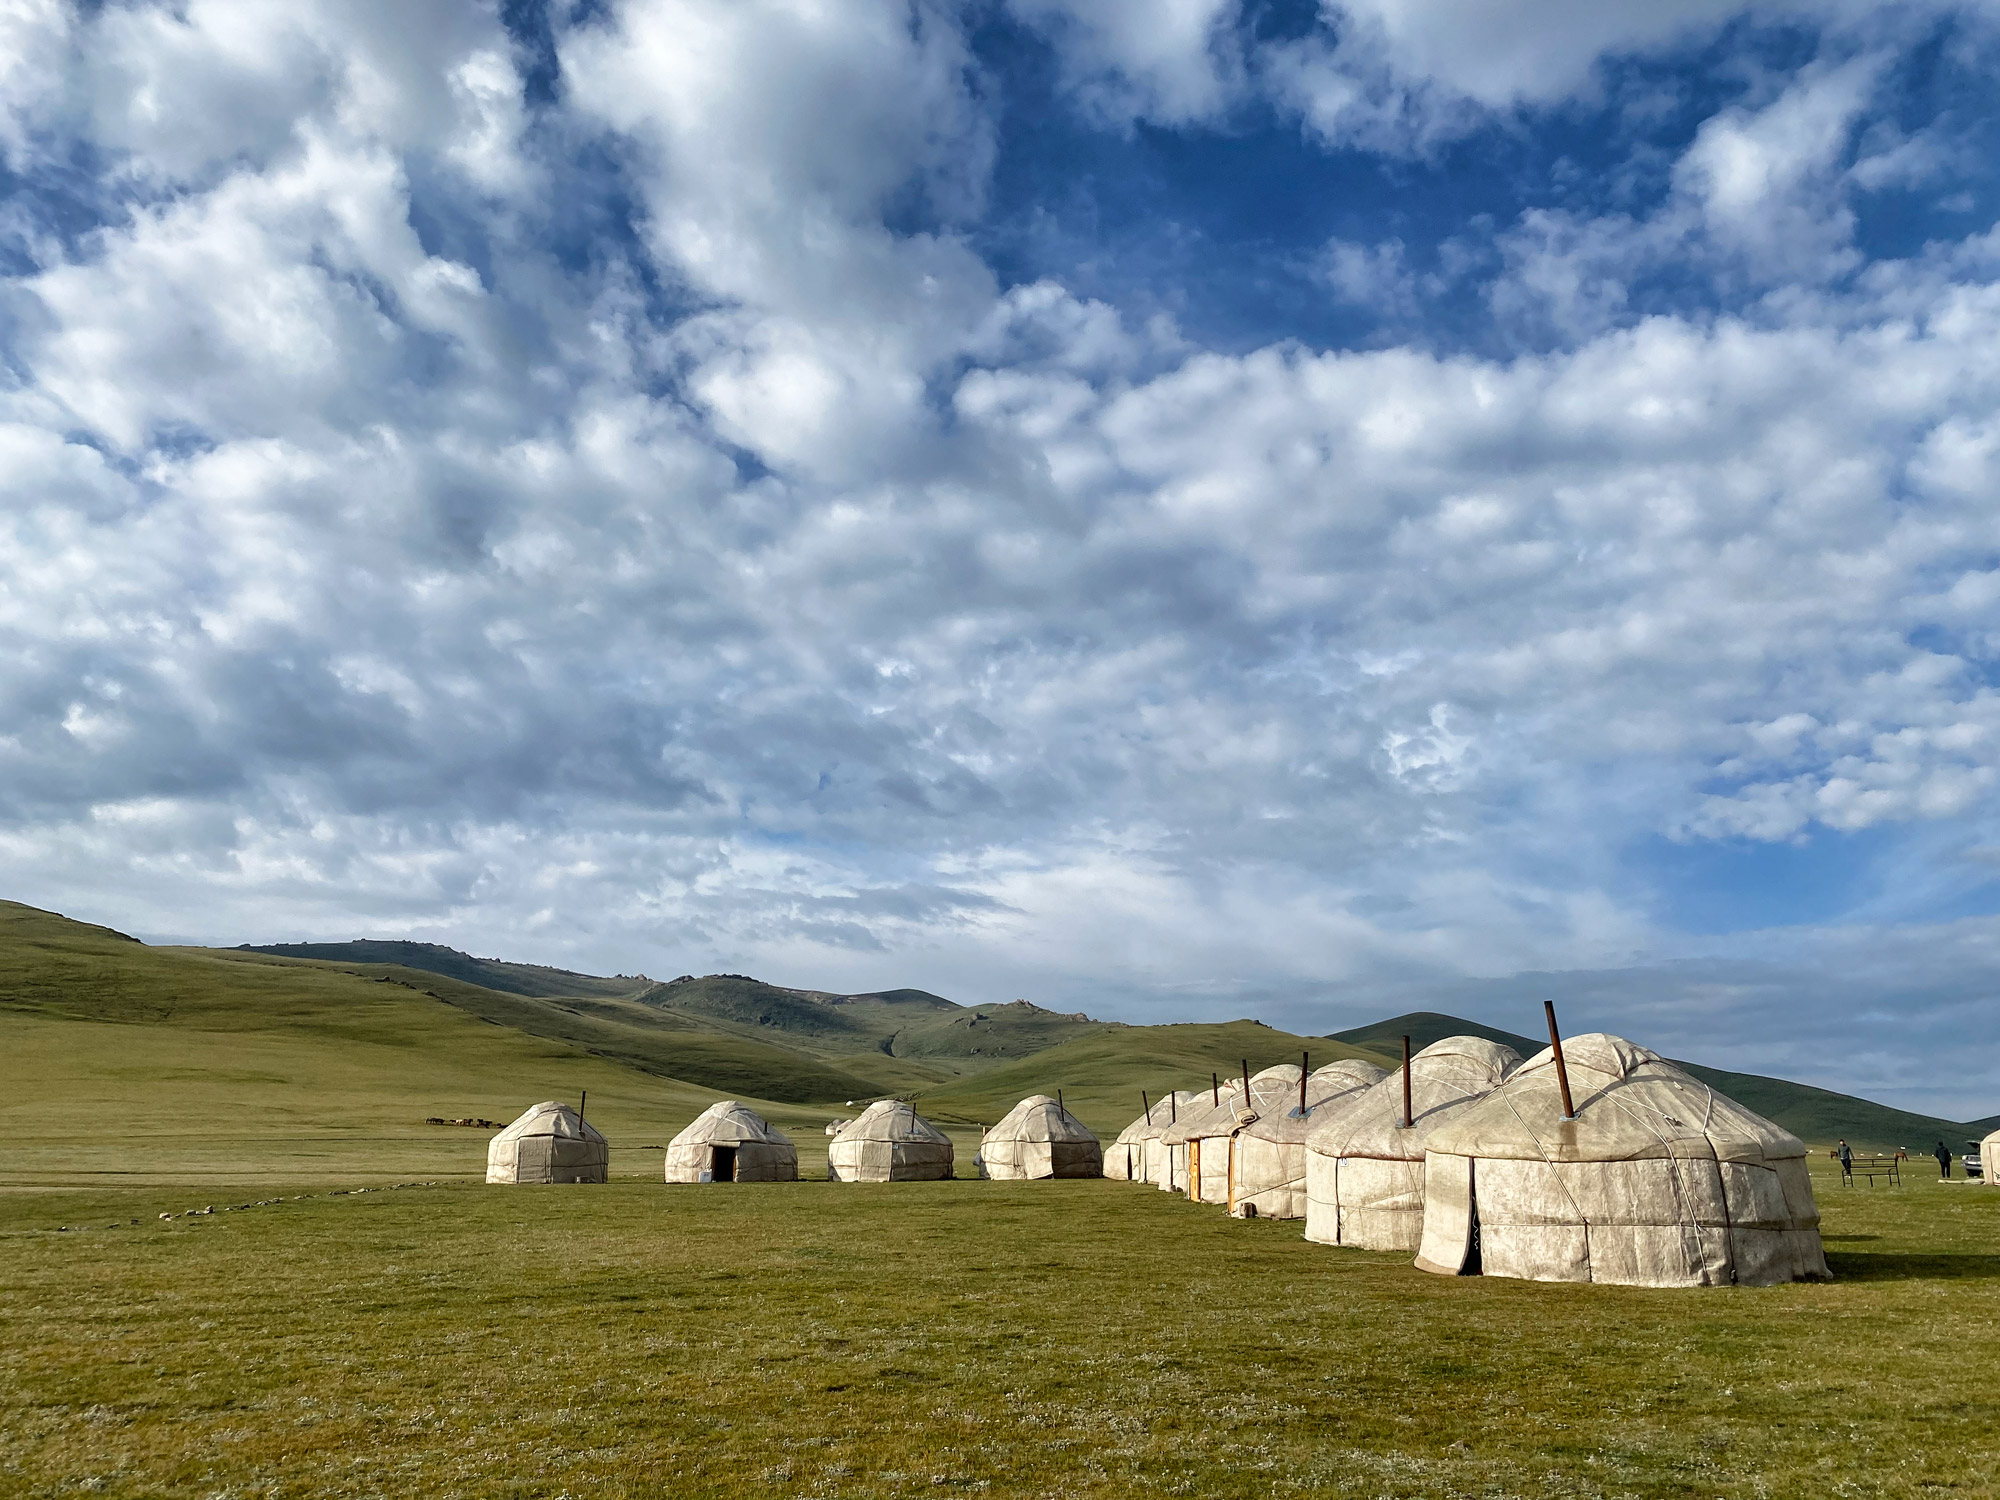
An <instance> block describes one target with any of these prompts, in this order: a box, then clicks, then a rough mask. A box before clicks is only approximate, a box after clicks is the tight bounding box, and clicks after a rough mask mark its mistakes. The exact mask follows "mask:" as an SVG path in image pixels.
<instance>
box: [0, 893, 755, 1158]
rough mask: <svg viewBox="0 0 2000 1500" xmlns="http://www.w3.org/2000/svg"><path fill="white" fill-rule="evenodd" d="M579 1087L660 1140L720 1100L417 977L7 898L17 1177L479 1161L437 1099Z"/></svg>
mask: <svg viewBox="0 0 2000 1500" xmlns="http://www.w3.org/2000/svg"><path fill="white" fill-rule="evenodd" d="M586 1090H588V1092H589V1096H590V1115H591V1118H592V1119H594V1120H598V1121H599V1122H601V1123H602V1124H603V1126H604V1128H605V1129H606V1131H607V1132H608V1133H610V1134H611V1135H612V1136H613V1139H614V1140H621V1141H629V1142H643V1141H664V1140H665V1139H667V1137H668V1136H669V1135H671V1134H672V1131H673V1130H675V1129H678V1128H679V1125H680V1124H681V1123H685V1121H686V1119H687V1118H688V1117H689V1116H691V1115H692V1114H694V1113H695V1112H696V1111H698V1110H699V1109H700V1108H702V1106H703V1105H704V1104H705V1103H706V1102H707V1101H708V1098H709V1095H708V1094H707V1093H706V1091H703V1090H700V1089H696V1088H693V1087H691V1086H689V1085H687V1084H684V1083H680V1082H673V1081H668V1080H665V1079H661V1078H658V1077H648V1076H646V1075H644V1074H641V1073H638V1072H636V1071H634V1070H633V1069H631V1068H628V1067H624V1066H621V1065H619V1064H617V1063H615V1062H611V1061H608V1060H606V1059H603V1058H599V1057H593V1056H591V1055H590V1054H589V1053H588V1052H587V1051H585V1050H584V1049H582V1048H580V1047H577V1046H574V1045H570V1044H567V1043H563V1042H560V1041H556V1040H552V1039H548V1038H543V1037H536V1036H531V1035H527V1034H525V1033H523V1032H521V1031H518V1030H515V1029H513V1028H511V1027H504V1026H499V1025H488V1024H484V1023H483V1022H482V1020H481V1019H480V1018H478V1017H477V1016H475V1015H472V1014H469V1013H467V1012H466V1011H465V1010H463V1009H458V1008H454V1007H453V1006H451V1005H449V1004H445V1003H443V1002H441V1001H439V1000H437V999H435V998H433V997H431V996H430V995H427V994H424V993H421V992H420V991H418V990H415V989H413V988H411V987H410V986H408V985H406V984H398V983H388V982H380V981H379V980H378V979H373V978H369V977H366V976H363V975H360V974H354V973H347V972H342V971H341V970H339V969H337V968H333V967H330V966H315V965H298V964H285V963H283V962H282V961H279V960H275V959H269V958H263V957H261V956H257V955H248V954H241V953H216V952H212V951H209V950H203V949H186V948H153V947H149V946H147V945H145V944H143V943H139V942H135V941H134V940H132V939H130V938H127V937H124V936H123V935H121V934H117V933H113V932H110V931H109V930H108V929H105V928H99V927H92V926H89V925H88V924H85V923H81V922H71V921H68V920H66V919H65V918H62V917H60V916H57V915H55V914H54V913H50V912H43V911H37V910H35V909H34V908H31V907H24V906H21V905H18V904H15V903H11V902H6V903H0V1129H4V1130H5V1132H6V1139H7V1142H8V1149H7V1152H6V1159H5V1161H4V1163H0V1180H4V1181H6V1182H9V1183H14V1184H28V1185H33V1184H43V1183H65V1184H74V1183H77V1182H80V1181H94V1182H113V1181H134V1180H158V1181H178V1182H189V1183H244V1182H250V1181H260V1182H264V1181H295V1182H299V1181H324V1180H327V1179H328V1178H329V1177H333V1178H337V1179H345V1180H348V1181H356V1180H359V1181H380V1180H383V1179H385V1178H397V1179H400V1178H409V1177H438V1176H446V1175H468V1174H469V1175H478V1174H479V1173H482V1172H483V1171H484V1169H485V1153H486V1134H485V1133H481V1132H478V1131H471V1130H449V1129H439V1128H437V1127H433V1126H427V1125H426V1124H425V1121H426V1119H427V1117H431V1116H441V1117H445V1118H457V1117H473V1118H479V1117H484V1118H487V1119H496V1120H507V1119H512V1118H513V1117H514V1116H515V1115H518V1114H519V1113H520V1112H521V1111H522V1110H523V1109H525V1108H527V1107H528V1106H529V1105H531V1104H534V1103H535V1102H537V1101H538V1100H542V1099H548V1098H563V1099H569V1100H576V1099H579V1098H580V1097H581V1096H582V1095H583V1093H584V1092H585V1091H586ZM770 1108H771V1109H772V1110H773V1111H775V1112H777V1113H778V1114H779V1115H780V1116H781V1117H782V1116H783V1115H784V1114H785V1109H784V1106H781V1105H772V1106H770ZM613 1161H614V1170H619V1171H627V1170H637V1169H640V1168H642V1167H643V1166H644V1165H645V1163H644V1162H643V1160H642V1159H641V1158H639V1157H638V1156H637V1155H630V1156H622V1157H621V1156H619V1155H616V1154H614V1158H613ZM651 1167H652V1171H654V1172H657V1171H658V1170H659V1166H658V1158H657V1157H654V1158H652V1163H651Z"/></svg>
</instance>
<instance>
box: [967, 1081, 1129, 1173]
mask: <svg viewBox="0 0 2000 1500" xmlns="http://www.w3.org/2000/svg"><path fill="white" fill-rule="evenodd" d="M979 1175H980V1176H981V1177H991V1178H993V1179H995V1180H996V1181H1002V1182H1005V1181H1011V1180H1014V1179H1018V1178H1026V1177H1102V1176H1103V1175H1104V1147H1103V1145H1102V1144H1101V1143H1100V1142H1099V1141H1098V1139H1097V1137H1096V1136H1095V1135H1093V1134H1092V1133H1091V1131H1090V1129H1089V1127H1087V1126H1086V1125H1085V1124H1084V1123H1083V1122H1082V1121H1081V1120H1079V1119H1077V1117H1076V1116H1075V1115H1073V1114H1071V1113H1070V1112H1069V1111H1068V1110H1066V1109H1064V1108H1063V1107H1062V1104H1061V1102H1060V1101H1058V1100H1055V1099H1051V1098H1050V1097H1049V1096H1048V1095H1047V1094H1034V1095H1031V1096H1030V1097H1028V1098H1026V1099H1023V1100H1022V1101H1021V1102H1020V1103H1019V1104H1017V1105H1015V1106H1014V1107H1013V1108H1012V1109H1010V1110H1008V1111H1007V1115H1006V1118H1005V1119H1003V1120H1001V1122H1000V1123H999V1124H998V1125H995V1126H994V1127H993V1128H992V1129H991V1130H989V1131H987V1132H986V1134H985V1135H984V1136H982V1137H981V1138H980V1141H979Z"/></svg>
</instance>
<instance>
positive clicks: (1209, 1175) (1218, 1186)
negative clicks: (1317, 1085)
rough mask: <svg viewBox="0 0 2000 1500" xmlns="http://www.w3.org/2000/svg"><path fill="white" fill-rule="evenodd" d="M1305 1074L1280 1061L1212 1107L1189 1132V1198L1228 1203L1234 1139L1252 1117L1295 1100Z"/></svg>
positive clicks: (1297, 1067) (1199, 1200)
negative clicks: (1246, 1092) (1244, 1089)
mask: <svg viewBox="0 0 2000 1500" xmlns="http://www.w3.org/2000/svg"><path fill="white" fill-rule="evenodd" d="M1304 1076H1305V1074H1304V1072H1303V1070H1302V1069H1301V1068H1300V1067H1299V1065H1298V1064H1297V1063H1280V1064H1279V1065H1278V1066H1277V1067H1275V1068H1266V1069H1265V1070H1264V1071H1263V1072H1261V1073H1257V1074H1253V1075H1252V1076H1251V1079H1250V1092H1249V1093H1248V1094H1247V1095H1246V1094H1245V1093H1244V1092H1243V1086H1242V1081H1241V1080H1240V1079H1239V1080H1238V1083H1237V1089H1236V1094H1235V1099H1234V1102H1233V1103H1232V1102H1231V1101H1230V1100H1228V1099H1225V1100H1224V1101H1223V1107H1222V1108H1220V1109H1211V1110H1209V1112H1208V1113H1207V1114H1205V1115H1203V1116H1202V1117H1201V1120H1200V1123H1199V1124H1197V1125H1196V1127H1195V1128H1194V1130H1192V1131H1191V1132H1190V1133H1189V1135H1188V1188H1187V1195H1188V1197H1189V1198H1191V1199H1193V1200H1194V1201H1195V1202H1196V1203H1215V1204H1221V1205H1224V1206H1227V1204H1228V1202H1229V1181H1230V1178H1229V1156H1230V1142H1231V1140H1232V1139H1233V1138H1234V1137H1235V1135H1236V1132H1237V1131H1239V1130H1241V1129H1242V1128H1243V1127H1244V1126H1246V1125H1248V1124H1250V1123H1251V1122H1252V1121H1253V1120H1260V1119H1262V1118H1263V1117H1264V1116H1265V1115H1268V1114H1270V1113H1272V1112H1273V1111H1276V1110H1282V1109H1283V1108H1284V1107H1285V1106H1286V1104H1287V1103H1288V1102H1290V1103H1296V1102H1297V1101H1298V1093H1299V1080H1300V1079H1301V1078H1302V1077H1304Z"/></svg>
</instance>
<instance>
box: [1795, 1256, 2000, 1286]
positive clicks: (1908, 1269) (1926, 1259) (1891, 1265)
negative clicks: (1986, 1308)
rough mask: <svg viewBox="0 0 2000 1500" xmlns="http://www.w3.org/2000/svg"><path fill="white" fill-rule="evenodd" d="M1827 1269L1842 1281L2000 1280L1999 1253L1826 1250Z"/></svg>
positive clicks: (1835, 1278)
mask: <svg viewBox="0 0 2000 1500" xmlns="http://www.w3.org/2000/svg"><path fill="white" fill-rule="evenodd" d="M1826 1265H1827V1269H1828V1270H1830V1271H1832V1272H1833V1277H1834V1280H1835V1282H1836V1283H1838V1282H1842V1281H2000V1255H1899V1254H1895V1253H1890V1254H1871V1253H1869V1252H1867V1251H1860V1252H1856V1253H1847V1252H1843V1251H1839V1250H1829V1251H1827V1253H1826Z"/></svg>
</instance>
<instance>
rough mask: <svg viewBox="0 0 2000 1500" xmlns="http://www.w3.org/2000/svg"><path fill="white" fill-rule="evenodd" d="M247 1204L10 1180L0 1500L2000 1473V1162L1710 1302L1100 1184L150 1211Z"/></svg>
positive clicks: (1094, 1490) (4, 1204)
mask: <svg viewBox="0 0 2000 1500" xmlns="http://www.w3.org/2000/svg"><path fill="white" fill-rule="evenodd" d="M305 1190H308V1191H323V1190H324V1189H323V1186H315V1187H309V1188H307V1189H305ZM251 1196H252V1194H251V1193H250V1192H248V1191H246V1192H245V1193H243V1194H242V1195H241V1196H237V1197H232V1196H231V1195H228V1194H224V1193H221V1192H220V1191H219V1190H211V1189H205V1190H203V1191H200V1192H190V1191H188V1190H185V1189H167V1188H161V1187H149V1188H137V1189H130V1190H124V1191H116V1192H108V1191H94V1192H61V1193H47V1192H45V1193H34V1194H0V1402H4V1407H5V1409H4V1413H0V1490H4V1492H5V1493H8V1494H10V1495H12V1494H18V1495H23V1496H57V1495H64V1496H67V1495H73V1494H81V1493H94V1494H105V1495H122V1496H135V1497H136V1496H181V1495H186V1496H215V1495H219V1494H227V1495H232V1496H247V1495H251V1494H258V1495H301V1496H303V1495H325V1496H406V1495H407V1496H418V1495H421V1496H428V1497H453V1496H544V1497H556V1496H561V1495H569V1496H577V1497H582V1496H652V1495H663V1494H672V1495H677V1496H768V1495H815V1496H851V1497H876V1496H904V1495H939V1494H962V1493H983V1494H992V1495H1006V1496H1037V1495H1049V1496H1056V1495H1061V1496H1107V1497H1109V1496H1127V1495H1136V1494H1162V1495H1204V1496H1210V1495H1212V1496H1237V1495H1245V1494H1259V1495H1275V1496H1288V1495H1302V1496H1303V1495H1313V1496H1326V1495H1354V1496H1368V1497H1378V1496H1398V1497H1400V1496H1446V1495H1464V1496H1486V1497H1501V1496H1637V1497H1652V1496H1660V1497H1667V1496H1673V1497H1680V1496H1687V1495H1700V1496H1711V1495H1712V1496H1724V1497H1729V1500H1737V1497H1744V1500H1748V1497H1763V1496H1802V1495H1811V1496H1819V1495H1824V1496H1843V1495H1852V1496H1869V1497H1905V1496H1909V1497H1914V1496H1933V1495H1938V1494H1945V1493H1949V1494H1953V1495H1964V1496H1978V1495H1991V1494H1993V1493H1994V1492H1995V1491H1994V1484H1993V1479H1992V1476H1993V1474H1994V1472H1995V1471H1996V1468H2000V1396H1996V1393H1995V1388H1994V1384H1993V1379H1992V1371H1993V1369H1994V1368H1995V1365H1996V1361H2000V1257H1996V1255H1995V1253H1994V1252H1995V1249H1996V1244H1997V1243H2000V1191H1994V1190H1990V1189H1984V1188H1976V1187H1942V1186H1939V1185H1937V1184H1935V1183H1929V1182H1925V1181H1923V1180H1921V1179H1915V1178H1913V1180H1912V1182H1911V1183H1910V1184H1909V1185H1908V1186H1906V1187H1905V1188H1903V1189H1901V1190H1897V1191H1891V1190H1887V1189H1879V1188H1878V1189H1875V1190H1873V1191H1872V1192H1871V1191H1869V1190H1867V1189H1857V1190H1842V1189H1840V1188H1838V1187H1832V1186H1828V1185H1827V1184H1826V1183H1825V1181H1824V1180H1822V1184H1821V1198H1822V1204H1823V1207H1824V1210H1825V1213H1826V1218H1827V1229H1828V1236H1829V1238H1828V1248H1829V1252H1830V1259H1831V1261H1832V1264H1833V1267H1834V1270H1835V1272H1836V1275H1837V1276H1838V1278H1839V1279H1838V1280H1837V1281H1835V1282H1834V1283H1832V1284H1830V1285H1810V1286H1806V1285H1802V1286H1792V1287H1781V1288H1771V1289H1765V1290H1758V1291H1709V1292H1699V1291H1646V1290H1637V1289H1628V1288H1609V1287H1572V1286H1542V1285H1535V1284H1531V1283H1520V1282H1506V1281H1499V1280H1492V1281H1485V1280H1464V1281H1452V1280H1443V1279H1439V1278H1434V1277H1429V1276H1426V1275H1424V1274H1422V1273H1420V1272H1418V1271H1416V1270H1414V1269H1413V1268H1411V1267H1410V1266H1409V1265H1408V1263H1407V1261H1406V1260H1404V1259H1403V1258H1400V1257H1394V1256H1376V1255H1364V1254H1359V1253H1355V1252H1347V1251H1335V1250H1329V1249H1326V1248H1324V1247H1319V1246H1312V1245H1308V1244H1306V1243H1305V1242H1304V1241H1303V1240H1302V1239H1301V1238H1300V1237H1299V1233H1298V1228H1297V1226H1296V1225H1290V1226H1288V1225H1281V1224H1275V1223H1270V1222H1263V1223H1257V1222H1250V1223H1246V1222H1242V1221H1237V1220H1231V1219H1228V1218H1226V1217H1225V1216H1223V1215H1222V1214H1220V1213H1218V1212H1216V1211H1215V1210H1213V1209H1204V1208H1199V1207H1195V1206H1193V1205H1190V1204H1188V1203H1186V1202H1185V1201H1183V1200H1181V1199H1178V1198H1175V1197H1171V1196H1169V1195H1166V1194H1162V1193H1159V1192H1156V1191H1154V1190H1153V1189H1151V1188H1146V1187H1135V1186H1131V1185H1127V1184H1119V1183H1105V1182H1068V1183H1046V1184H1000V1183H971V1182H957V1183H940V1184H908V1185H899V1186H895V1187H874V1188H868V1187H855V1186H849V1185H834V1184H827V1183H799V1184H796V1185H784V1186H772V1187H761V1188H753V1187H739V1188H722V1189H699V1188H682V1189H670V1188H666V1187H663V1186H658V1185H654V1184H645V1183H638V1182H627V1183H614V1184H612V1185H610V1186H608V1187H604V1188H570V1189H501V1188H493V1189H488V1188H484V1187H477V1186H471V1185H458V1186H446V1187H441V1188H431V1189H412V1190H402V1191H393V1192H375V1193H370V1194H366V1195H363V1196H358V1197H325V1196H316V1197H314V1198H312V1199H311V1200H309V1201H306V1202H285V1203H281V1204H277V1205H274V1206H268V1207H258V1208H250V1209H247V1210H243V1211H228V1212H218V1213H216V1214H214V1215H212V1216H205V1217H199V1218H193V1219H188V1218H177V1219H174V1220H172V1221H170V1222H161V1221H160V1220H159V1219H157V1218H156V1217H155V1215H157V1214H158V1213H160V1212H163V1211H178V1210H181V1209H184V1208H187V1207H191V1206H201V1205H203V1204H216V1205H218V1206H220V1207H223V1208H228V1207H229V1206H230V1205H231V1204H232V1203H237V1202H246V1201H249V1199H250V1198H251ZM255 1196H274V1194H272V1193H271V1192H270V1190H269V1189H268V1188H265V1189H262V1190H260V1191H258V1192H257V1193H256V1194H255ZM133 1219H137V1220H139V1222H138V1223H136V1224H134V1223H131V1222H130V1221H131V1220H133ZM114 1223H116V1224H117V1225H118V1227H116V1228H111V1227H107V1226H109V1225H112V1224H114ZM62 1225H69V1226H74V1227H72V1228H70V1229H69V1230H67V1231H62V1230H60V1229H59V1226H62Z"/></svg>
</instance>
